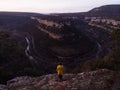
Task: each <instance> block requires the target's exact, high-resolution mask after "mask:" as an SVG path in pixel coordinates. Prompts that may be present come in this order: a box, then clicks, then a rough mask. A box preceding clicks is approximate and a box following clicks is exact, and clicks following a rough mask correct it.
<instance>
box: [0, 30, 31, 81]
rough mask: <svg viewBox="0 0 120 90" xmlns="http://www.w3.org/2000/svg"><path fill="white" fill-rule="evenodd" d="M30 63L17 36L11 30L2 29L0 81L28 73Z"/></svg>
mask: <svg viewBox="0 0 120 90" xmlns="http://www.w3.org/2000/svg"><path fill="white" fill-rule="evenodd" d="M30 65H31V64H30V62H29V61H28V59H27V58H26V56H25V53H24V49H23V46H22V45H21V44H20V43H19V42H18V41H17V39H16V37H15V36H13V35H12V33H11V32H9V31H5V30H0V83H4V82H5V81H7V80H9V79H11V78H13V77H15V76H16V75H25V74H27V73H28V72H30V71H28V69H30V68H31V66H30Z"/></svg>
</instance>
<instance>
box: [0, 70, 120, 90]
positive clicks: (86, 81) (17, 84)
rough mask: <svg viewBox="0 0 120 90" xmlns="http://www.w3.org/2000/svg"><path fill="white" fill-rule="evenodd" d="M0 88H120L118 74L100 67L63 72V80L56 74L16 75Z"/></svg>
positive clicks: (33, 89)
mask: <svg viewBox="0 0 120 90" xmlns="http://www.w3.org/2000/svg"><path fill="white" fill-rule="evenodd" d="M0 89H1V90H120V75H119V74H118V73H117V74H116V72H113V71H110V70H107V69H101V70H97V71H92V72H83V73H78V74H64V76H63V81H62V82H59V81H58V80H57V75H56V74H49V75H45V76H40V77H27V76H25V77H16V78H14V79H12V80H10V81H8V82H7V85H6V86H5V85H0Z"/></svg>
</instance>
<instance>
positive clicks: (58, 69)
mask: <svg viewBox="0 0 120 90" xmlns="http://www.w3.org/2000/svg"><path fill="white" fill-rule="evenodd" d="M63 71H64V66H63V65H57V74H58V75H61V74H63Z"/></svg>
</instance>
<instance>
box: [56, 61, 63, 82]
mask: <svg viewBox="0 0 120 90" xmlns="http://www.w3.org/2000/svg"><path fill="white" fill-rule="evenodd" d="M56 71H57V74H58V77H59V80H60V81H61V80H62V75H63V72H64V66H63V65H62V63H59V64H58V65H57V69H56Z"/></svg>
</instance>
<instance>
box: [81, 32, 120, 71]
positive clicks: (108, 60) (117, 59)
mask: <svg viewBox="0 0 120 90" xmlns="http://www.w3.org/2000/svg"><path fill="white" fill-rule="evenodd" d="M112 37H113V48H112V49H111V51H110V52H109V53H108V54H107V55H106V56H104V57H102V58H100V57H99V58H97V59H96V60H91V61H87V62H85V63H84V65H82V66H81V68H82V70H85V69H86V70H96V69H102V68H106V69H110V70H115V71H120V30H113V32H112Z"/></svg>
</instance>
